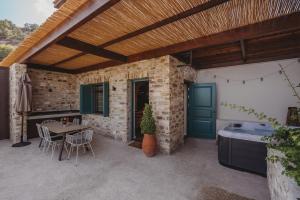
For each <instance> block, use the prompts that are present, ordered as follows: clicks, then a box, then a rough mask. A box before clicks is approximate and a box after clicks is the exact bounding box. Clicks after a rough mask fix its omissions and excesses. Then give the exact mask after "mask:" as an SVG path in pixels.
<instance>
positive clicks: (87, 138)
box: [66, 129, 95, 166]
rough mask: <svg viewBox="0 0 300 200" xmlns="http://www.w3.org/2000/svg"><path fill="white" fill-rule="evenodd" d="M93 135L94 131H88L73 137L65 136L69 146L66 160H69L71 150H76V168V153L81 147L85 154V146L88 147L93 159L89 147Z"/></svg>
mask: <svg viewBox="0 0 300 200" xmlns="http://www.w3.org/2000/svg"><path fill="white" fill-rule="evenodd" d="M93 134H94V131H93V130H90V129H89V130H85V131H82V132H79V133H75V134H73V135H71V134H67V135H66V143H67V144H69V145H70V149H69V150H68V159H70V156H71V153H72V152H73V149H74V148H76V161H75V166H77V164H78V151H79V148H80V147H83V150H84V152H85V148H86V146H88V147H89V148H90V150H91V153H92V155H93V157H95V153H94V151H93V148H92V145H91V142H92V140H93Z"/></svg>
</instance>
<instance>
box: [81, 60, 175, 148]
mask: <svg viewBox="0 0 300 200" xmlns="http://www.w3.org/2000/svg"><path fill="white" fill-rule="evenodd" d="M169 69H170V67H169V56H164V57H161V58H157V59H150V60H145V61H139V62H135V63H130V64H124V65H120V66H116V67H111V68H106V69H102V70H97V71H91V72H87V73H83V74H79V75H78V78H77V80H78V84H77V88H78V89H77V90H78V91H79V87H80V84H88V83H101V82H104V81H108V82H109V85H110V90H109V93H110V95H109V101H110V114H109V117H103V116H101V115H84V116H83V119H84V120H88V121H89V123H90V124H91V125H93V126H94V128H95V129H96V130H97V132H99V133H101V134H104V135H108V136H111V137H113V138H116V139H119V140H122V141H123V142H128V141H129V140H130V136H131V121H130V116H131V80H133V79H139V78H148V79H149V100H150V104H151V105H152V108H153V114H154V118H155V119H156V125H157V139H158V143H159V146H160V148H161V149H160V150H161V151H163V152H166V153H169V152H170V145H169V143H170V137H169V130H170V128H169V126H170V119H169V113H170V87H169V80H170V79H169ZM113 87H114V88H116V90H115V91H113V89H112V88H113ZM78 101H79V97H78Z"/></svg>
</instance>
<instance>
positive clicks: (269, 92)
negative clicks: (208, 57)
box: [197, 59, 300, 128]
mask: <svg viewBox="0 0 300 200" xmlns="http://www.w3.org/2000/svg"><path fill="white" fill-rule="evenodd" d="M279 63H280V64H281V65H282V66H283V67H285V66H287V65H288V67H287V68H286V70H285V71H286V73H287V74H288V76H289V77H290V79H291V80H292V82H294V83H295V84H297V85H298V84H299V83H300V63H299V62H298V60H297V59H290V60H281V61H274V62H265V63H256V64H247V65H238V66H231V67H223V68H214V69H207V70H199V71H198V72H197V82H199V83H209V82H216V84H217V109H218V110H217V118H218V122H217V124H218V125H217V126H218V127H217V128H220V126H222V124H223V120H246V121H258V120H257V119H256V118H255V117H251V116H248V115H247V114H246V113H242V112H239V111H236V110H231V109H229V108H225V107H223V106H221V105H220V104H221V102H227V103H233V104H238V105H243V106H247V107H251V108H254V109H255V110H256V111H258V112H265V113H266V114H267V115H268V116H271V117H275V118H276V119H277V120H279V121H280V122H283V123H284V122H285V120H286V115H287V109H288V107H289V106H297V98H296V97H294V96H293V93H292V90H291V88H289V87H288V82H287V81H286V80H284V77H283V75H280V74H279V73H278V71H279V69H280V68H279V66H278V64H279ZM214 75H216V78H215V77H214ZM265 75H268V76H265ZM260 76H263V77H264V81H263V82H261V81H260V80H254V81H249V82H246V83H245V84H243V83H242V80H247V79H252V78H259V77H260ZM224 78H225V79H224ZM226 78H229V79H234V80H240V81H230V82H229V83H227V80H226ZM297 90H298V91H299V92H300V88H297ZM298 107H300V104H298Z"/></svg>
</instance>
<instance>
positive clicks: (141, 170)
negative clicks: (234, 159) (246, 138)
mask: <svg viewBox="0 0 300 200" xmlns="http://www.w3.org/2000/svg"><path fill="white" fill-rule="evenodd" d="M32 142H33V143H32V145H30V146H27V147H23V148H12V147H10V145H11V144H10V143H9V141H7V140H2V141H0V199H1V200H48V199H49V200H69V199H70V200H93V199H95V200H96V199H97V200H98V199H99V200H110V199H111V200H116V199H120V200H129V199H130V200H140V199H143V200H148V199H149V200H150V199H155V200H169V199H170V200H171V199H172V200H177V199H178V200H193V199H195V200H196V199H198V200H201V199H202V197H201V192H200V191H201V188H202V187H206V186H216V187H220V188H223V189H225V190H227V191H229V192H233V193H236V194H239V195H242V196H245V197H249V198H254V199H257V200H268V199H269V193H268V188H267V180H266V178H264V177H260V176H257V175H253V174H250V173H246V172H239V171H236V170H232V169H228V168H226V167H223V166H221V165H219V164H218V161H217V146H216V145H215V142H214V141H208V140H196V139H188V140H187V141H186V144H185V145H184V146H182V147H181V148H180V149H179V150H178V151H177V152H176V153H174V154H173V155H171V156H168V155H157V156H156V157H153V158H146V157H145V156H144V155H143V154H142V152H141V150H139V149H136V148H133V147H128V146H126V145H124V144H122V143H120V142H118V141H113V140H111V139H108V138H104V137H102V136H97V137H95V141H94V149H95V153H96V158H95V159H94V158H93V157H92V156H91V155H90V154H83V153H82V154H81V155H80V159H79V165H78V166H77V167H75V166H74V158H73V159H71V160H64V161H61V162H59V161H58V160H57V155H56V157H55V160H51V159H50V155H49V154H45V153H43V152H41V151H40V150H39V149H38V147H37V146H38V140H37V139H35V140H32ZM220 199H222V198H221V197H220Z"/></svg>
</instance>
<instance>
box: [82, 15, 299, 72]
mask: <svg viewBox="0 0 300 200" xmlns="http://www.w3.org/2000/svg"><path fill="white" fill-rule="evenodd" d="M299 21H300V12H296V13H292V14H289V15H285V16H281V17H277V18H274V19H270V20H266V21H263V22H260V23H255V24H250V25H246V26H243V27H239V28H236V29H232V30H228V31H224V32H220V33H216V34H213V35H210V36H206V37H200V38H196V39H193V40H188V41H185V42H181V43H177V44H174V45H170V46H167V47H162V48H158V49H153V50H150V51H145V52H142V53H138V54H135V55H131V56H128V62H135V61H139V60H145V59H151V58H155V57H160V56H164V55H171V54H175V53H179V52H184V51H189V50H191V49H196V48H202V47H208V46H214V45H220V44H225V43H233V42H239V41H240V40H241V39H244V40H246V39H253V38H258V37H262V36H269V35H274V34H279V33H286V32H292V31H296V30H299V29H300V23H299ZM119 64H120V62H116V61H108V62H104V63H98V64H95V65H90V66H86V67H84V68H82V69H78V70H77V73H81V72H85V71H91V70H96V69H103V68H106V67H111V66H115V65H119Z"/></svg>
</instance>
